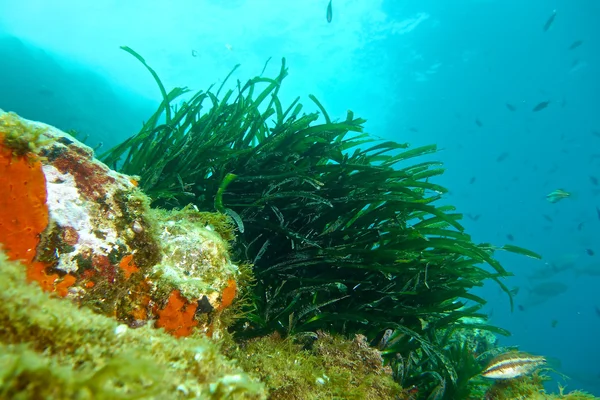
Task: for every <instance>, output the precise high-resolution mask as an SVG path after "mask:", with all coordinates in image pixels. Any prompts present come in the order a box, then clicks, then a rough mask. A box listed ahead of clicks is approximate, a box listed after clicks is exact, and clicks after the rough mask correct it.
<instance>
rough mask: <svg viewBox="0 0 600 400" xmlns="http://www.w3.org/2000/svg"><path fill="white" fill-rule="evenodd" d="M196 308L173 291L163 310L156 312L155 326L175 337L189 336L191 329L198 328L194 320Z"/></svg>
mask: <svg viewBox="0 0 600 400" xmlns="http://www.w3.org/2000/svg"><path fill="white" fill-rule="evenodd" d="M197 308H198V304H197V303H190V302H188V301H187V300H186V299H185V298H184V297H183V296H181V293H179V291H178V290H173V291H172V292H171V294H170V296H169V300H168V301H167V305H166V306H165V308H163V309H162V310H160V311H157V314H158V321H156V326H157V327H158V328H165V331H167V332H169V333H170V334H172V335H173V336H175V337H182V336H189V335H191V334H192V331H193V328H195V327H196V326H198V321H196V320H195V319H194V314H195V313H196V309H197Z"/></svg>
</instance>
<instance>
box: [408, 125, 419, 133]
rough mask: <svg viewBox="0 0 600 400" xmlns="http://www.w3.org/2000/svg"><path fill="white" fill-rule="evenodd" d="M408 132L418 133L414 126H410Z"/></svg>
mask: <svg viewBox="0 0 600 400" xmlns="http://www.w3.org/2000/svg"><path fill="white" fill-rule="evenodd" d="M408 130H409V131H411V132H415V133H417V132H419V130H418V129H417V128H415V127H414V126H411V127H410V128H408Z"/></svg>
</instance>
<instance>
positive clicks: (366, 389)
mask: <svg viewBox="0 0 600 400" xmlns="http://www.w3.org/2000/svg"><path fill="white" fill-rule="evenodd" d="M298 339H299V337H298V336H296V337H288V338H286V339H282V338H281V337H280V336H279V335H278V334H274V335H271V336H266V337H262V338H257V339H251V340H248V341H245V342H242V343H240V344H239V345H236V344H234V343H233V342H229V343H226V344H225V345H224V351H225V353H226V354H228V355H230V356H231V357H233V358H235V359H237V360H238V362H239V365H240V366H241V367H242V368H243V369H244V370H246V371H252V372H253V373H255V374H256V375H258V377H259V378H260V379H261V381H263V382H264V383H265V385H266V386H267V389H268V390H269V399H273V400H278V399H282V400H283V399H285V400H300V399H357V400H358V399H361V400H362V399H373V400H375V399H408V398H409V397H407V394H406V393H405V392H404V391H403V390H402V388H401V387H400V386H399V385H398V384H397V383H395V382H394V381H393V379H392V376H391V370H390V369H389V367H384V366H383V360H382V358H381V355H380V353H379V352H378V351H377V350H375V349H373V348H370V347H369V346H368V343H367V342H366V340H365V339H366V338H365V337H364V336H362V335H357V336H355V338H354V339H353V340H347V339H343V338H342V337H339V336H331V335H329V334H327V333H324V332H317V333H316V334H314V337H313V338H312V340H314V342H313V341H312V340H309V341H308V342H309V343H310V344H307V341H306V340H298Z"/></svg>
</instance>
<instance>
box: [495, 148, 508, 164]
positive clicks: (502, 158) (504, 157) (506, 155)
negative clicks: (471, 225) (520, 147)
mask: <svg viewBox="0 0 600 400" xmlns="http://www.w3.org/2000/svg"><path fill="white" fill-rule="evenodd" d="M507 157H508V152H506V151H505V152H504V153H502V154H500V155H499V156H498V158H496V162H502V161H504V160H506V158H507Z"/></svg>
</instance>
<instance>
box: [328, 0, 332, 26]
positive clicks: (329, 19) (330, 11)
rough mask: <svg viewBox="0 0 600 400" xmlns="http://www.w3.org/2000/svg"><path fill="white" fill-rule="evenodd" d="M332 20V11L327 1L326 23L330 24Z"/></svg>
mask: <svg viewBox="0 0 600 400" xmlns="http://www.w3.org/2000/svg"><path fill="white" fill-rule="evenodd" d="M332 18H333V9H332V8H331V0H329V4H328V5H327V22H331V19H332Z"/></svg>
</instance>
